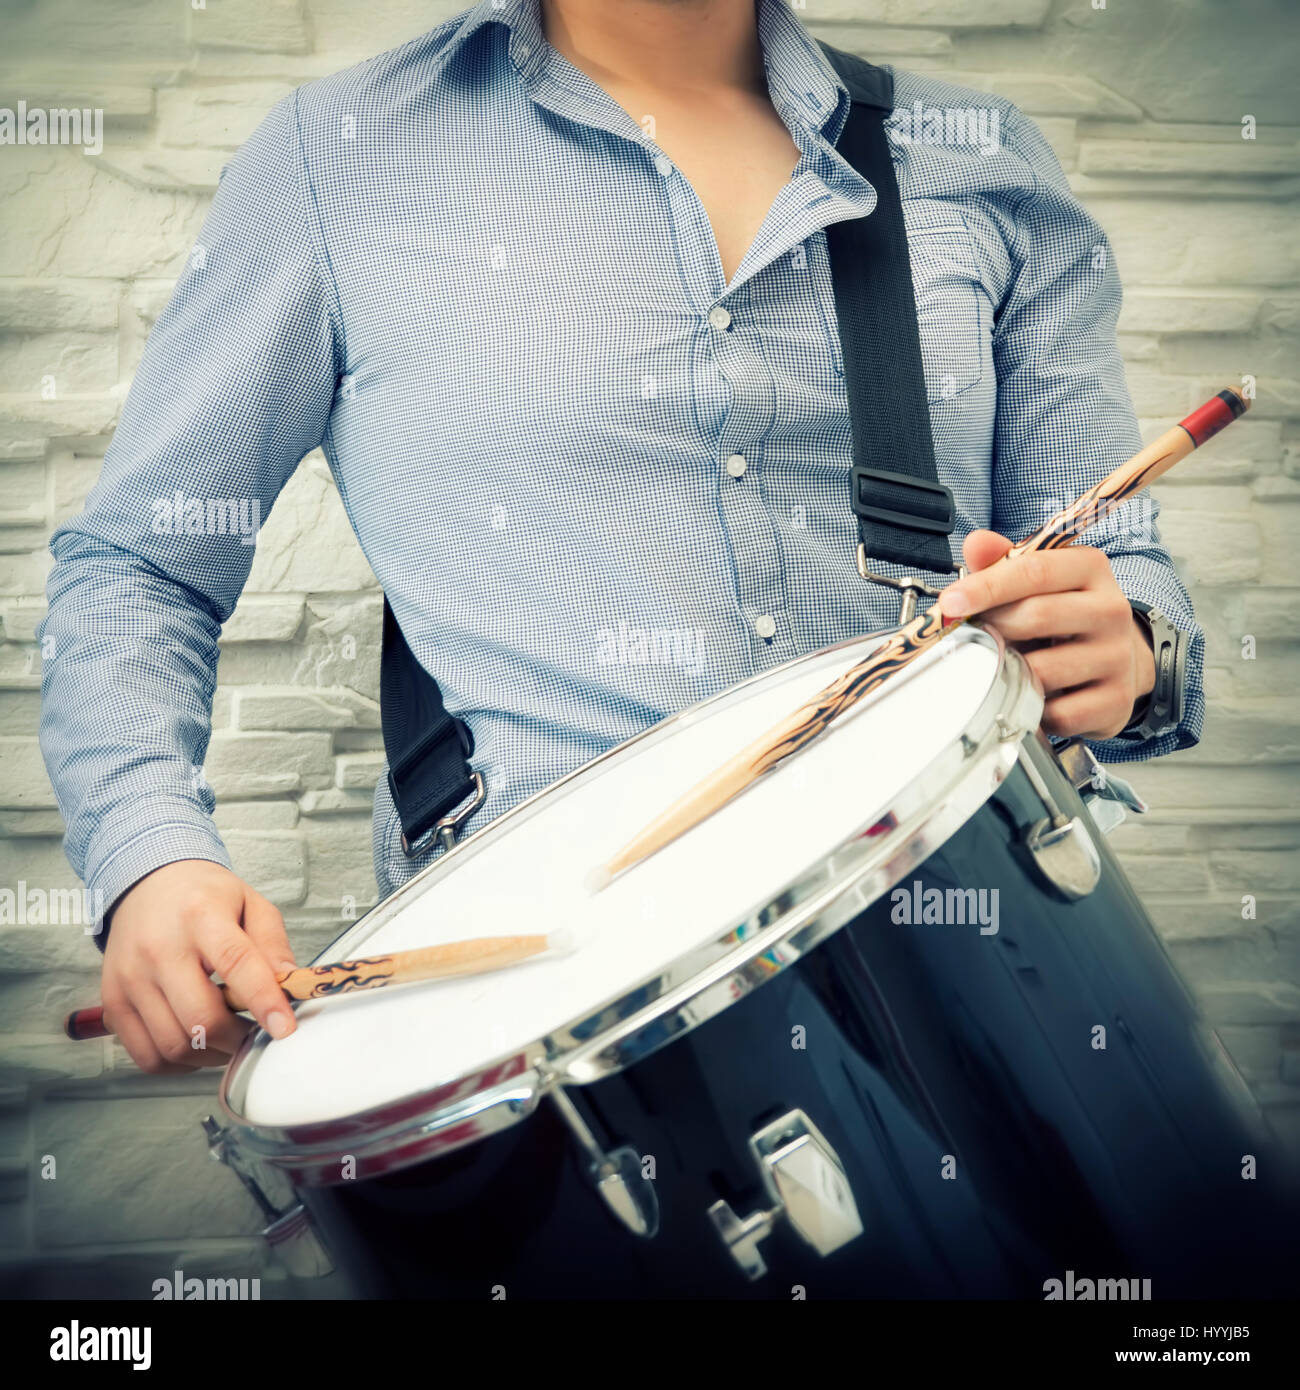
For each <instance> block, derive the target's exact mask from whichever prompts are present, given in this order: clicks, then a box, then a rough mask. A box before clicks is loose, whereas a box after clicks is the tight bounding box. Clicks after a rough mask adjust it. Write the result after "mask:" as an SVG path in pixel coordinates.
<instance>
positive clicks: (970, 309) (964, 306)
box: [907, 223, 984, 405]
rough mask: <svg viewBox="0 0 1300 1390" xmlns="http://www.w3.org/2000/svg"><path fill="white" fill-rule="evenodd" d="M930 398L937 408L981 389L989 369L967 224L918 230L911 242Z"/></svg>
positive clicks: (977, 283) (920, 329) (913, 278)
mask: <svg viewBox="0 0 1300 1390" xmlns="http://www.w3.org/2000/svg"><path fill="white" fill-rule="evenodd" d="M907 249H908V256H909V258H910V260H911V262H912V287H913V290H914V291H915V294H916V325H917V331H918V334H919V336H920V339H921V365H922V368H923V369H924V371H925V398H926V400H927V401H928V402H929V403H930V404H931V405H934V404H936V403H939V402H943V401H950V400H953V399H954V398H955V397H957V396H960V395H961V394H962V392H964V391H969V390H970V389H971V387H972V386H977V385H978V384H979V382H980V378H981V375H982V373H983V365H984V324H983V319H982V313H983V310H982V306H981V300H982V298H983V295H982V292H981V288H980V276H979V269H978V266H977V264H976V260H975V248H974V246H973V244H972V242H971V235H970V232H969V231H968V230H967V228H966V226H965V224H964V223H957V224H953V223H944V224H942V225H938V226H923V227H915V228H913V229H911V230H910V231H909V234H908V239H907Z"/></svg>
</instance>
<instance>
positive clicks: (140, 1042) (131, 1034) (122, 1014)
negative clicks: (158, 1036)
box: [104, 1003, 194, 1076]
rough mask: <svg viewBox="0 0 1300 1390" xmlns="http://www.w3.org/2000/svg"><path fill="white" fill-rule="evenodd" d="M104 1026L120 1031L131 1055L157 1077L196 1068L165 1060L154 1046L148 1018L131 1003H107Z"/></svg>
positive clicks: (137, 1063) (119, 1033)
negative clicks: (141, 1015) (137, 1011)
mask: <svg viewBox="0 0 1300 1390" xmlns="http://www.w3.org/2000/svg"><path fill="white" fill-rule="evenodd" d="M104 1027H105V1028H107V1029H108V1030H109V1032H111V1033H115V1034H117V1037H118V1038H119V1039H120V1041H121V1043H122V1046H123V1047H124V1048H126V1051H127V1055H128V1056H129V1057H130V1058H131V1060H132V1061H133V1062H134V1063H135V1064H136V1066H137V1067H139V1068H140V1070H141V1071H146V1072H149V1073H150V1074H151V1075H153V1076H175V1075H176V1074H177V1073H179V1072H190V1071H193V1070H194V1068H193V1067H178V1066H176V1065H175V1064H174V1063H172V1062H168V1061H166V1060H165V1059H164V1057H163V1055H162V1054H161V1053H160V1052H159V1051H158V1049H157V1048H156V1047H155V1046H154V1042H153V1039H152V1038H151V1037H150V1036H149V1030H148V1028H146V1027H145V1023H144V1020H143V1019H142V1018H141V1017H140V1015H139V1014H138V1013H136V1011H135V1010H134V1009H133V1008H131V1006H130V1005H129V1004H124V1003H120V1004H115V1005H110V1004H108V1003H105V1004H104Z"/></svg>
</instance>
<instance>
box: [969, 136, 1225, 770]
mask: <svg viewBox="0 0 1300 1390" xmlns="http://www.w3.org/2000/svg"><path fill="white" fill-rule="evenodd" d="M1008 142H1009V144H1010V146H1011V148H1012V150H1013V151H1014V152H1015V153H1016V154H1017V155H1019V156H1020V157H1021V158H1022V159H1023V160H1024V161H1025V163H1026V164H1027V166H1028V175H1029V177H1028V178H1027V187H1028V190H1029V191H1028V192H1027V194H1026V195H1025V196H1024V201H1023V203H1022V204H1021V205H1020V206H1019V207H1018V208H1017V209H1016V213H1015V218H1014V223H1015V226H1016V236H1015V241H1014V244H1013V245H1012V246H1011V248H1010V251H1011V260H1012V270H1011V280H1010V285H1009V288H1008V291H1007V293H1006V295H1005V297H1004V299H1003V302H1002V304H1001V306H1000V309H999V313H998V317H997V321H996V327H995V329H994V339H993V353H994V364H995V367H996V371H997V378H998V409H997V424H996V429H995V435H994V459H993V524H994V526H995V527H996V528H997V529H998V530H999V531H1001V532H1002V533H1003V534H1004V535H1009V536H1012V537H1014V538H1016V539H1020V538H1021V537H1023V536H1025V535H1027V534H1029V532H1031V531H1033V530H1035V529H1037V528H1038V527H1039V526H1041V525H1042V524H1043V523H1044V522H1045V521H1047V520H1048V519H1049V518H1050V517H1051V516H1052V514H1053V513H1054V512H1055V511H1057V510H1058V509H1059V508H1060V507H1062V506H1064V505H1066V504H1067V503H1069V502H1071V501H1073V500H1074V499H1075V498H1076V497H1078V496H1079V495H1080V494H1081V493H1083V492H1085V491H1087V490H1088V489H1089V488H1091V487H1092V486H1094V485H1095V484H1096V483H1098V482H1100V481H1101V479H1102V478H1104V477H1105V476H1106V474H1107V473H1109V472H1110V471H1111V470H1112V469H1114V468H1115V467H1117V466H1118V465H1119V464H1121V463H1123V462H1124V461H1125V460H1126V459H1128V458H1130V457H1131V456H1132V455H1133V454H1135V453H1136V452H1137V451H1138V449H1139V448H1141V445H1142V440H1141V436H1140V434H1139V431H1138V424H1137V419H1136V417H1135V415H1134V411H1133V403H1132V400H1131V399H1130V397H1129V392H1128V386H1127V384H1126V382H1125V378H1124V367H1123V363H1122V361H1121V359H1120V355H1119V348H1118V345H1117V342H1116V337H1115V325H1116V320H1117V318H1118V316H1119V308H1120V297H1121V292H1120V282H1119V275H1118V272H1117V270H1116V266H1115V258H1114V255H1113V253H1112V251H1111V248H1110V245H1109V243H1108V242H1107V240H1106V235H1105V233H1104V232H1103V231H1102V229H1101V227H1100V226H1099V225H1098V223H1097V222H1096V221H1095V220H1094V219H1093V218H1092V217H1091V216H1090V215H1089V213H1088V212H1087V210H1086V209H1085V208H1084V207H1083V206H1082V205H1081V204H1080V203H1079V201H1078V200H1077V199H1076V198H1075V197H1074V195H1073V194H1072V193H1071V191H1070V188H1069V184H1068V182H1067V181H1066V178H1065V175H1064V173H1063V172H1062V170H1061V166H1060V163H1059V162H1058V160H1057V158H1056V156H1055V155H1054V154H1053V152H1052V150H1051V147H1050V146H1049V145H1048V144H1047V141H1046V140H1045V139H1044V138H1043V136H1042V134H1041V132H1040V131H1039V130H1038V129H1037V127H1036V126H1035V125H1034V124H1033V122H1032V121H1030V120H1028V119H1027V118H1026V117H1024V116H1023V115H1021V114H1020V113H1019V112H1014V111H1013V113H1012V119H1011V120H1010V122H1009V126H1008ZM1158 510H1159V509H1158V507H1157V506H1156V503H1155V501H1154V499H1153V498H1152V497H1151V495H1150V494H1149V493H1142V494H1139V495H1138V496H1137V497H1134V498H1131V499H1129V500H1128V501H1126V502H1125V503H1124V504H1123V505H1122V506H1120V507H1118V508H1117V509H1116V510H1115V511H1114V512H1112V513H1111V514H1110V515H1109V516H1108V517H1106V518H1104V519H1103V520H1102V521H1101V522H1099V523H1098V524H1097V525H1095V526H1093V527H1091V528H1089V529H1088V530H1087V531H1086V532H1084V533H1083V535H1082V537H1081V540H1082V542H1083V543H1084V544H1087V545H1093V546H1096V547H1097V548H1098V549H1100V550H1104V551H1105V552H1106V554H1107V556H1109V558H1110V562H1111V568H1112V570H1113V571H1114V574H1115V577H1116V579H1117V580H1118V582H1119V585H1120V587H1121V588H1122V589H1123V591H1124V593H1125V594H1126V595H1127V596H1128V598H1129V599H1130V600H1140V601H1143V602H1145V603H1148V604H1151V605H1152V606H1153V607H1155V608H1158V609H1159V610H1160V611H1161V612H1162V613H1164V614H1165V615H1166V617H1168V618H1169V620H1170V621H1171V622H1172V623H1174V624H1175V625H1176V626H1177V627H1179V628H1181V629H1182V630H1183V631H1185V632H1189V633H1190V634H1191V642H1190V649H1189V652H1188V660H1187V671H1186V689H1185V694H1184V703H1183V712H1182V719H1181V722H1180V723H1179V725H1178V727H1177V728H1176V729H1175V730H1174V731H1173V732H1171V733H1169V734H1165V735H1162V736H1161V737H1159V738H1152V739H1142V738H1138V737H1134V736H1124V737H1119V738H1112V739H1105V740H1099V741H1097V742H1095V743H1094V744H1093V745H1092V747H1093V751H1094V752H1095V753H1096V755H1097V757H1098V758H1100V759H1101V760H1102V761H1103V762H1123V761H1131V760H1134V759H1140V758H1151V757H1155V756H1157V755H1159V754H1163V753H1169V752H1173V751H1174V750H1176V749H1179V748H1189V747H1191V746H1192V745H1193V744H1195V743H1196V742H1197V741H1198V740H1199V738H1200V735H1201V727H1202V722H1203V720H1204V714H1205V698H1204V693H1203V688H1202V679H1203V670H1204V664H1205V638H1204V635H1203V633H1202V632H1201V629H1200V627H1199V626H1198V624H1197V622H1196V619H1195V615H1194V613H1193V611H1192V603H1191V599H1190V598H1189V597H1188V594H1187V590H1186V589H1185V588H1184V586H1183V583H1182V581H1181V580H1180V579H1179V577H1178V574H1177V572H1176V570H1175V569H1174V566H1173V562H1172V561H1171V560H1170V558H1169V553H1168V551H1166V549H1165V547H1164V544H1163V542H1162V541H1161V538H1160V532H1159V528H1158V527H1157V525H1156V517H1157V515H1158Z"/></svg>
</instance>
